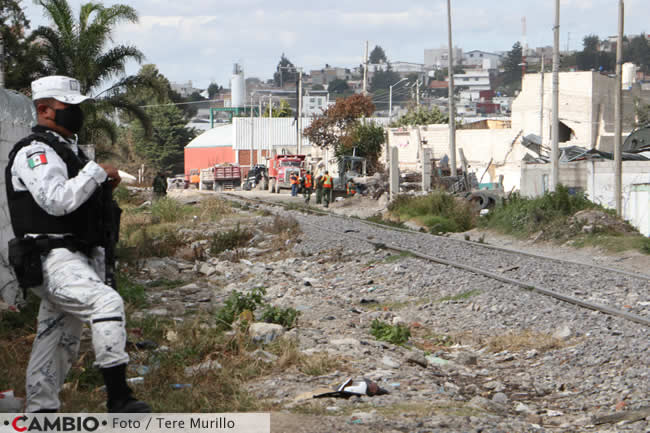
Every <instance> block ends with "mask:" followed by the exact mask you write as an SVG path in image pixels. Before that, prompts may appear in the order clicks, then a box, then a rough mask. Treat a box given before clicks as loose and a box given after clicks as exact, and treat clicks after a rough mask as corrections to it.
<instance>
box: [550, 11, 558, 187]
mask: <svg viewBox="0 0 650 433" xmlns="http://www.w3.org/2000/svg"><path fill="white" fill-rule="evenodd" d="M559 110H560V0H555V26H554V27H553V125H552V127H553V144H552V147H551V185H549V187H550V188H549V189H550V190H551V191H555V189H556V188H557V185H558V183H559V181H560V173H559V168H560V167H559V163H560V150H559V141H560V116H559Z"/></svg>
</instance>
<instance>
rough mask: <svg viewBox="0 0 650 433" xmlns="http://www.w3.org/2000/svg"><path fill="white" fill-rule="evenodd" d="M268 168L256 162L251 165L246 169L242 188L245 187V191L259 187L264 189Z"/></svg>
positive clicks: (267, 179)
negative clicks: (246, 172)
mask: <svg viewBox="0 0 650 433" xmlns="http://www.w3.org/2000/svg"><path fill="white" fill-rule="evenodd" d="M268 176H269V174H268V169H267V168H266V166H265V165H263V164H257V165H255V166H253V168H251V169H250V170H249V171H248V174H247V175H246V180H245V181H244V183H243V186H242V188H243V189H245V190H246V191H250V190H251V189H255V188H258V187H260V188H261V189H266V188H268V185H267V183H268V181H269V178H268Z"/></svg>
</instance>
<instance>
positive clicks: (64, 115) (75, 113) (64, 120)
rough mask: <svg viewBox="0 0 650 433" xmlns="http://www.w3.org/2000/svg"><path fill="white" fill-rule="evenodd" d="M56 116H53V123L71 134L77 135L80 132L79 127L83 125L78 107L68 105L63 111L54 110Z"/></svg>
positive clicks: (82, 117) (82, 116)
mask: <svg viewBox="0 0 650 433" xmlns="http://www.w3.org/2000/svg"><path fill="white" fill-rule="evenodd" d="M54 111H55V113H56V115H55V116H54V123H56V124H57V125H59V126H62V127H63V128H65V129H67V130H68V131H70V132H72V133H73V134H77V133H78V132H79V131H81V127H82V126H83V123H84V113H83V111H81V107H80V106H79V105H68V106H67V107H66V108H65V109H63V110H54Z"/></svg>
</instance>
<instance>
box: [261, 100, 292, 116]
mask: <svg viewBox="0 0 650 433" xmlns="http://www.w3.org/2000/svg"><path fill="white" fill-rule="evenodd" d="M271 113H272V114H273V117H293V110H292V109H291V105H289V102H287V100H286V99H282V100H280V104H279V105H274V106H273V108H272V109H271ZM262 117H269V109H268V108H267V109H266V110H264V111H263V112H262Z"/></svg>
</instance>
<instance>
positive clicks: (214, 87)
mask: <svg viewBox="0 0 650 433" xmlns="http://www.w3.org/2000/svg"><path fill="white" fill-rule="evenodd" d="M221 90H222V88H221V87H219V85H218V84H217V83H210V85H209V86H208V98H210V99H214V97H215V96H217V95H218V94H219V92H220V91H221Z"/></svg>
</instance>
